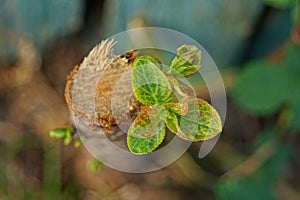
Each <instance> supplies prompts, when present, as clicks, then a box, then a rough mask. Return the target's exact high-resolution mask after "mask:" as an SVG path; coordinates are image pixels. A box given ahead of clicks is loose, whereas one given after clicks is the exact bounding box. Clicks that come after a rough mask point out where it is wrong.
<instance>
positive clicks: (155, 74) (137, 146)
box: [127, 45, 222, 154]
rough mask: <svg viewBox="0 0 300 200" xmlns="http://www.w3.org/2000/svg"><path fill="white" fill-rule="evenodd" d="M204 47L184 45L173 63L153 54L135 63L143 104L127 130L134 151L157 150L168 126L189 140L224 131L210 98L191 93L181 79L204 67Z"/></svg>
mask: <svg viewBox="0 0 300 200" xmlns="http://www.w3.org/2000/svg"><path fill="white" fill-rule="evenodd" d="M200 61H201V51H200V50H199V49H198V48H197V47H196V46H193V45H183V46H181V47H179V48H178V49H177V55H176V56H175V58H174V59H173V60H172V61H171V64H170V67H165V66H163V65H162V64H161V62H160V61H159V60H158V59H157V58H154V57H152V56H139V57H137V58H136V59H135V61H134V63H133V71H132V87H133V93H134V95H135V97H136V98H137V99H138V100H139V101H140V102H141V103H142V104H143V106H142V108H141V109H140V112H139V114H138V115H137V117H136V118H135V120H134V121H133V123H132V124H131V126H130V128H129V131H128V134H127V145H128V148H129V150H130V151H131V152H132V153H134V154H147V153H150V152H152V151H154V150H155V149H156V148H157V147H158V146H159V145H160V144H161V143H162V141H163V140H164V138H165V134H166V128H168V129H169V130H170V131H171V132H173V133H174V134H176V135H178V136H179V137H181V138H183V139H185V140H189V141H204V140H208V139H210V138H213V137H215V136H216V135H217V134H218V133H220V132H221V131H222V122H221V119H220V116H219V114H218V112H217V111H216V110H215V109H214V108H213V107H212V106H211V105H210V104H209V103H208V102H206V101H204V100H202V99H199V98H197V97H195V96H194V95H190V93H191V91H192V89H191V88H190V87H189V86H188V85H187V84H185V83H184V82H183V81H181V79H182V78H184V77H187V76H190V75H192V74H194V73H196V72H197V71H198V70H199V68H200V66H201V65H200Z"/></svg>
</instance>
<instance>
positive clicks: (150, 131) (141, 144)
mask: <svg viewBox="0 0 300 200" xmlns="http://www.w3.org/2000/svg"><path fill="white" fill-rule="evenodd" d="M164 115H165V114H164V110H163V108H162V107H158V106H153V107H149V110H147V111H142V112H140V113H139V116H138V117H137V118H136V119H135V120H134V122H133V123H132V124H131V126H130V128H129V130H128V133H127V145H128V148H129V150H130V151H131V152H132V153H135V154H146V153H150V152H152V151H153V150H154V149H156V148H157V147H158V146H159V145H160V144H161V143H162V141H163V139H164V137H165V132H166V128H165V123H164V118H165V117H164Z"/></svg>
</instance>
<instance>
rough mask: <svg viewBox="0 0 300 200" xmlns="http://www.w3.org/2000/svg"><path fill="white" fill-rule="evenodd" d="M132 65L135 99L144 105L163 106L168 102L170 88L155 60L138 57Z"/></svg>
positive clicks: (170, 92)
mask: <svg viewBox="0 0 300 200" xmlns="http://www.w3.org/2000/svg"><path fill="white" fill-rule="evenodd" d="M133 65H134V68H133V71H132V87H133V92H134V95H135V97H136V98H137V99H138V100H139V101H140V102H142V103H143V104H146V105H155V104H163V103H165V102H166V101H168V99H169V97H170V96H171V94H172V88H171V85H170V83H169V81H168V79H167V78H166V76H165V75H164V73H163V72H162V71H161V70H160V69H159V67H158V63H157V62H155V58H153V57H150V56H140V57H138V58H137V59H136V60H135V61H134V63H133Z"/></svg>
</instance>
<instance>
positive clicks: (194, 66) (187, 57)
mask: <svg viewBox="0 0 300 200" xmlns="http://www.w3.org/2000/svg"><path fill="white" fill-rule="evenodd" d="M200 61H201V51H200V50H199V49H198V48H197V47H196V46H194V45H182V46H181V47H179V48H178V49H177V55H176V57H175V58H174V59H173V60H172V62H171V70H175V71H176V72H177V73H179V74H181V75H182V76H190V75H192V74H194V73H195V72H196V71H198V70H199V68H200V66H201V65H200Z"/></svg>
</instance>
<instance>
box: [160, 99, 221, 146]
mask: <svg viewBox="0 0 300 200" xmlns="http://www.w3.org/2000/svg"><path fill="white" fill-rule="evenodd" d="M187 103H188V112H187V114H186V115H178V114H176V113H174V112H172V111H171V110H168V112H166V113H167V118H166V120H165V121H166V124H167V127H168V128H169V129H170V130H171V131H172V132H174V133H175V134H177V135H178V136H179V137H181V138H183V139H186V140H191V141H203V140H208V139H210V138H213V137H215V136H216V135H217V134H218V133H220V132H221V131H222V122H221V118H220V116H219V114H218V112H217V111H216V110H215V109H214V108H213V107H212V106H211V105H210V104H209V103H207V102H206V101H204V100H202V99H189V100H188V101H187Z"/></svg>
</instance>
